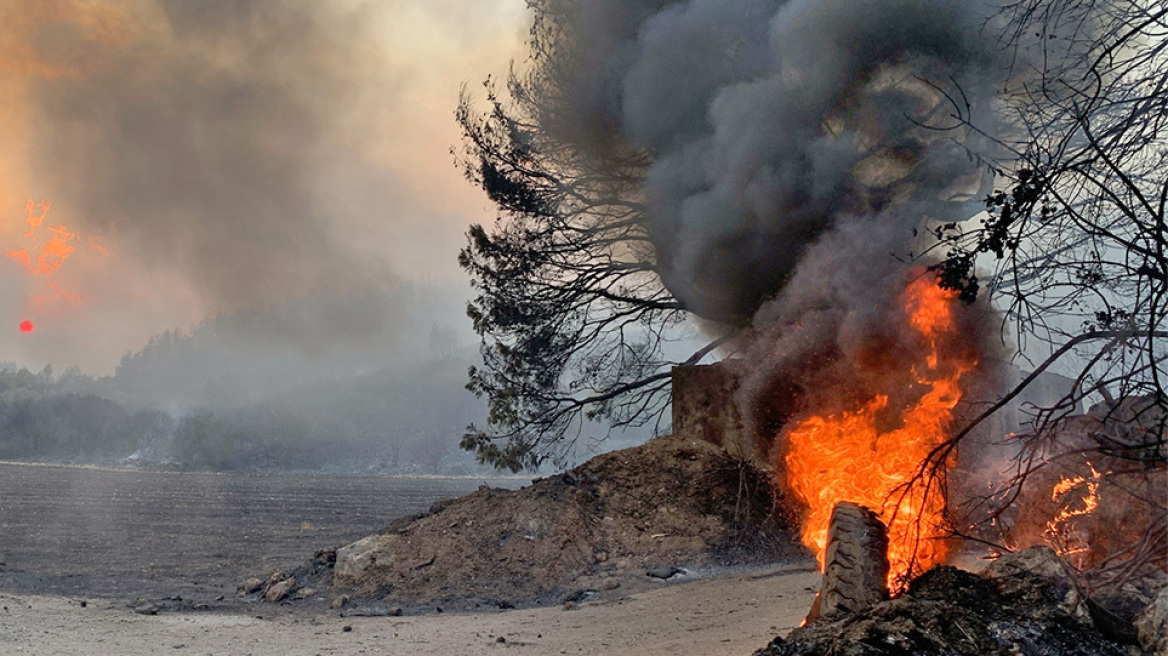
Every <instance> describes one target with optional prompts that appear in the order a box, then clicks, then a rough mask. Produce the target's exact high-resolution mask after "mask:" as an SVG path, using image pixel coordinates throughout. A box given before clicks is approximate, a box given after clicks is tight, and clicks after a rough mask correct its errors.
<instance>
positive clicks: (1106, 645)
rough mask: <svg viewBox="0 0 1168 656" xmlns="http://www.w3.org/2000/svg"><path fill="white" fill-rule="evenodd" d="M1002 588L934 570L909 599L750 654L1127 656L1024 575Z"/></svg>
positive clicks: (1057, 595) (1055, 588)
mask: <svg viewBox="0 0 1168 656" xmlns="http://www.w3.org/2000/svg"><path fill="white" fill-rule="evenodd" d="M1020 576H1021V579H1020V580H1019V579H1016V580H1014V581H1011V582H1010V586H1012V587H1013V588H1014V589H1010V588H1009V587H1008V586H1004V585H1001V581H1002V580H1003V579H998V580H996V581H995V580H987V579H986V578H983V577H980V576H977V575H975V574H970V573H969V572H965V571H962V570H959V569H956V568H954V567H936V568H934V569H932V570H929V571H928V572H926V573H925V574H924V575H922V576H920V577H919V578H917V579H916V580H915V581H913V582H912V584H911V585H910V587H909V590H908V593H907V594H906V595H905V596H903V597H900V598H898V599H893V600H891V601H885V602H882V603H879V604H876V605H874V606H872V607H870V608H868V609H865V610H863V611H862V612H859V613H856V614H853V615H848V614H842V615H839V616H834V617H827V618H820V619H819V620H817V621H815V622H812V623H810V624H808V625H807V626H804V627H802V628H798V629H796V630H795V631H794V632H792V633H791V634H790V635H789V636H787V637H786V638H785V639H784V638H782V637H779V638H775V640H774V641H773V642H772V643H771V644H770V645H768V646H767V647H765V648H764V649H761V650H759V651H757V652H755V656H1125V655H1127V654H1129V652H1128V651H1127V650H1126V649H1124V648H1123V647H1122V646H1120V645H1118V644H1116V643H1114V642H1111V641H1110V640H1108V639H1107V638H1105V637H1104V636H1103V635H1102V634H1101V633H1100V632H1099V631H1098V630H1096V628H1095V627H1094V626H1093V625H1092V624H1091V623H1090V622H1089V621H1086V622H1084V621H1082V620H1080V619H1078V618H1076V617H1075V616H1073V615H1072V614H1071V613H1069V612H1068V611H1067V610H1066V609H1065V608H1064V607H1063V606H1065V604H1061V605H1060V603H1059V602H1060V601H1061V600H1062V599H1065V598H1066V595H1067V593H1066V590H1065V589H1060V586H1059V585H1058V584H1057V583H1056V582H1054V581H1052V580H1049V579H1045V578H1043V577H1041V576H1036V575H1032V574H1029V573H1023V574H1022V575H1020Z"/></svg>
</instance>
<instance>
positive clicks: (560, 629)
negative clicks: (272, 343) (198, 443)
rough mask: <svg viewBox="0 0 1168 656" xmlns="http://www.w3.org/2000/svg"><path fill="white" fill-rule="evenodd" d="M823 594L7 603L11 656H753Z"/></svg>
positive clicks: (705, 589) (742, 582) (760, 585)
mask: <svg viewBox="0 0 1168 656" xmlns="http://www.w3.org/2000/svg"><path fill="white" fill-rule="evenodd" d="M817 584H818V575H816V574H815V573H813V572H812V571H810V570H809V568H808V567H807V565H805V564H801V565H795V566H787V567H780V568H770V569H761V570H755V571H751V572H741V573H737V574H731V575H726V576H722V577H718V578H712V579H705V580H698V581H691V582H680V583H672V582H671V583H662V584H661V585H660V587H659V588H658V589H655V590H648V591H644V592H638V593H635V594H631V595H629V596H624V597H620V596H617V597H615V598H611V599H608V600H605V601H599V602H592V603H584V604H582V605H581V606H580V607H579V608H577V609H575V610H563V609H562V608H560V607H553V608H538V609H530V610H513V611H505V612H498V611H496V612H489V613H475V614H454V613H436V614H431V615H423V616H414V617H340V616H339V615H338V613H336V612H335V611H334V612H328V613H322V612H320V611H294V612H288V611H287V610H282V608H283V607H273V606H270V605H256V606H254V607H253V608H252V609H251V610H250V611H249V612H248V613H247V614H238V613H236V614H223V613H209V612H208V613H197V612H185V613H165V612H164V613H160V614H158V615H155V616H142V615H136V614H135V613H134V612H133V611H132V610H131V609H130V608H128V607H127V606H126V605H125V604H124V603H121V602H114V601H110V600H98V601H93V600H90V601H88V602H87V603H86V606H85V607H82V606H81V604H80V602H81V600H80V599H69V598H63V597H46V596H33V595H14V594H0V605H2V606H3V609H2V610H0V654H5V655H7V654H38V655H43V656H49V655H56V654H61V655H64V654H69V655H73V654H98V655H103V654H111V655H112V654H120V655H125V656H140V655H145V654H198V655H200V656H202V655H204V654H213V655H216V656H218V655H219V654H230V655H233V656H247V655H248V654H254V655H255V656H259V655H261V654H263V655H268V654H288V655H293V656H297V655H302V654H303V655H309V656H310V655H315V654H321V655H326V654H386V653H404V654H419V655H428V654H434V655H439V654H440V655H442V656H447V655H450V654H466V655H472V656H473V655H475V654H492V655H498V654H504V653H516V654H629V655H634V656H648V655H650V654H676V655H679V656H699V655H701V656H707V655H711V654H751V653H753V652H754V650H756V649H759V648H761V647H763V646H765V645H766V644H767V642H769V641H770V640H771V638H772V637H774V636H775V635H776V634H784V635H785V634H786V633H787V632H789V631H790V630H791V629H792V628H794V627H795V626H796V625H797V624H798V623H799V621H800V620H802V618H803V616H804V615H805V614H806V612H807V609H808V608H809V606H810V605H811V601H812V598H813V596H814V592H813V589H814V587H815V586H816V585H817ZM345 627H351V630H349V631H346V630H345ZM500 637H501V638H502V639H503V640H504V641H505V642H500V641H499V638H500Z"/></svg>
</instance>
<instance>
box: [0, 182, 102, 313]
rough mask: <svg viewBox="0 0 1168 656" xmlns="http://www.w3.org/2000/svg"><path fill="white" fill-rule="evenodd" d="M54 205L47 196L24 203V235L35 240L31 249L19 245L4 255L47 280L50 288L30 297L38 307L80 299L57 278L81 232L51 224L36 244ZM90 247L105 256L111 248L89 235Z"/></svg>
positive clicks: (30, 272) (74, 301) (47, 285)
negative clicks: (56, 300) (52, 302)
mask: <svg viewBox="0 0 1168 656" xmlns="http://www.w3.org/2000/svg"><path fill="white" fill-rule="evenodd" d="M51 207H52V203H51V202H50V201H49V200H48V199H47V198H45V199H42V200H41V201H40V202H37V201H34V200H31V199H30V200H29V201H28V203H27V204H26V205H25V221H26V222H27V223H28V231H27V232H25V233H24V236H25V237H26V238H31V239H33V240H34V244H33V246H32V248H19V249H16V250H11V251H8V252H6V253H5V254H4V257H6V258H8V259H10V260H15V261H16V262H17V263H18V264H20V266H21V268H23V269H24V270H25V272H26V273H28V275H30V276H36V277H40V278H43V279H44V283H43V285H44V287H47V290H48V291H47V292H43V293H34V294H31V295H30V297H29V299H30V301H32V304H33V305H34V306H36V307H37V308H38V309H43V307H44V306H45V304H47V303H48V302H49V301H51V300H54V299H62V300H65V301H68V302H72V303H77V302H80V300H81V295H80V294H78V293H76V292H72V291H68V290H66V289H62V288H61V286H60V285H59V284H58V282H57V280H55V275H56V273H57V271H59V270H60V269H61V267H62V266H64V264H65V261H66V260H68V259H69V256H70V255H72V254H73V252H74V251H75V250H77V249H76V246H74V245H73V244H74V242H77V241H79V240H80V234H79V233H78V232H76V231H73V230H70V229H69V228H67V227H65V226H64V225H56V226H48V227H45V228H44V231H45V232H47V233H48V235H49V237H48V239H47V240H46V241H44V243H43V244H40V245H39V246H38V245H37V244H36V237H37V234H38V232H39V231H40V230H41V226H42V224H43V223H44V221H45V219H46V218H47V217H48V214H49V209H50V208H51ZM89 246H90V248H92V249H93V250H96V251H98V252H99V253H101V254H102V255H105V256H109V251H108V250H106V249H105V248H104V247H102V246H101V244H99V243H98V242H97V241H96V240H94V239H93V237H90V238H89ZM34 253H35V258H34Z"/></svg>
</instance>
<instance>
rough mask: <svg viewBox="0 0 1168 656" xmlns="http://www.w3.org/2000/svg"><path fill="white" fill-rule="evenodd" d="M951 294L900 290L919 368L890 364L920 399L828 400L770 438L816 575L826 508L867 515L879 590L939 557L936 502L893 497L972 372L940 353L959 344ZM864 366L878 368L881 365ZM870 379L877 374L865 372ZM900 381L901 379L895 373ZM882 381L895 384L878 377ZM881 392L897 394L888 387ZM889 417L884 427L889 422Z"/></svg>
mask: <svg viewBox="0 0 1168 656" xmlns="http://www.w3.org/2000/svg"><path fill="white" fill-rule="evenodd" d="M957 303H958V301H957V295H956V293H954V292H950V291H945V290H942V289H941V288H940V287H938V286H937V285H936V284H935V283H934V281H933V280H932V279H931V278H929V277H921V278H917V279H915V280H913V281H912V282H910V283H909V284H908V286H907V288H906V290H905V292H904V295H903V308H904V312H905V318H906V320H907V324H908V326H910V327H911V330H913V331H914V333H915V339H916V341H917V342H918V343H919V347H920V348H919V349H918V353H919V356H920V357H919V360H917V361H906V362H903V363H895V366H902V367H907V368H909V369H908V371H909V372H910V373H911V379H912V380H914V381H915V382H916V383H917V385H919V387H920V389H921V390H922V392H923V394H922V395H921V396H920V398H919V399H918V400H917V401H916V402H914V403H910V404H908V405H906V406H905V407H903V408H901V409H899V410H896V409H894V408H891V407H889V406H890V398H895V397H896V396H897V395H896V394H893V393H892V392H893V391H894V390H888V389H886V390H884V393H875V394H873V395H872V396H871V397H870V398H867V399H859V400H855V399H853V400H851V401H850V402H849V401H847V400H832V401H830V402H829V403H830V404H831V407H830V408H826V409H822V408H821V409H820V410H818V411H813V413H812V414H811V415H810V416H807V417H805V418H803V419H800V420H798V421H796V422H795V423H794V424H793V425H791V426H789V427H788V428H786V429H785V430H784V432H783V434H782V435H781V436H780V442H779V443H780V444H782V445H784V449H783V452H782V457H783V459H784V462H783V464H782V466H780V467H778V468H777V469H778V470H781V471H784V472H785V476H786V486H787V488H788V489H790V490H791V491H792V492H793V493H794V495H795V496H796V498H797V499H798V500H799V502H800V503H801V504H802V505H803V506H804V507H805V508H806V513H805V516H804V525H803V535H802V537H803V543H804V544H806V545H807V546H808V547H809V548H810V549H812V551H814V552H815V554H816V557H817V558H818V559H819V564H820V568H821V569H822V567H823V558H824V552H825V549H826V547H827V531H828V522H829V520H830V518H831V512H832V508H834V507H835V504H836V503H837V502H840V501H851V502H853V503H858V504H860V505H863V506H866V507H868V508H870V509H872V510H874V511H875V512H876V513H877V514H878V515H879V516H880V518H881V520H883V521H884V523H885V524H886V525H887V526H888V537H889V554H888V556H889V562H890V564H891V568H890V570H889V586H890V588H892V589H897V588H899V587H901V586H902V585H903V582H904V581H905V580H906V579H907V578H908V577H910V576H911V575H913V574H915V573H918V572H920V571H921V570H923V569H926V568H928V567H930V566H931V565H934V564H937V563H939V562H940V561H941V560H943V558H944V557H945V553H946V545H945V543H944V541H942V540H941V539H939V538H941V536H942V532H943V527H942V524H943V519H944V512H945V497H944V494H943V492H942V491H941V490H939V489H938V488H937V487H936V486H931V487H925V486H912V487H911V488H908V489H909V491H908V492H907V493H902V489H903V488H902V486H904V485H905V484H906V483H908V482H909V481H910V480H911V479H912V477H913V475H914V474H915V473H916V472H917V471H918V468H919V467H920V465H921V463H922V462H923V461H924V460H925V458H926V457H927V456H928V454H929V452H930V451H931V450H932V449H933V447H935V446H936V445H937V444H939V443H940V442H942V441H943V440H944V439H945V438H946V436H947V435H948V431H949V429H950V427H951V425H952V423H953V419H954V415H953V410H954V408H955V407H956V405H957V403H958V401H960V400H961V396H962V388H961V385H960V383H961V378H962V376H963V375H965V374H966V373H969V372H970V371H972V370H973V368H974V367H975V366H976V365H977V359H976V356H974V355H972V354H971V353H970V351H969V350H968V349H950V348H946V347H947V345H948V344H949V343H952V342H954V341H955V340H957V339H959V338H960V335H959V334H958V332H959V328H958V324H957V321H956V319H955V316H954V312H955V308H956V305H957ZM871 366H879V367H888V366H889V362H888V361H887V360H881V361H880V362H879V364H873V365H871ZM870 373H873V374H875V375H876V376H877V377H879V376H880V373H881V372H870ZM901 373H903V372H901ZM887 380H889V381H901V380H904V378H903V377H901V376H895V375H893V376H888V377H887ZM889 384H901V383H899V382H891V383H889ZM889 413H893V415H894V419H893V420H892V421H890V420H889V418H888V415H889Z"/></svg>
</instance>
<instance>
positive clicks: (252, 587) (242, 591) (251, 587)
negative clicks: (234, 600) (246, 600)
mask: <svg viewBox="0 0 1168 656" xmlns="http://www.w3.org/2000/svg"><path fill="white" fill-rule="evenodd" d="M262 587H264V582H263V581H261V580H260V579H257V578H255V577H252V578H250V579H248V580H246V581H244V582H243V583H241V584H240V585H239V589H238V590H236V591H235V595H236V596H238V597H244V596H247V595H249V594H253V593H256V592H259V591H260V588H262Z"/></svg>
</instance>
